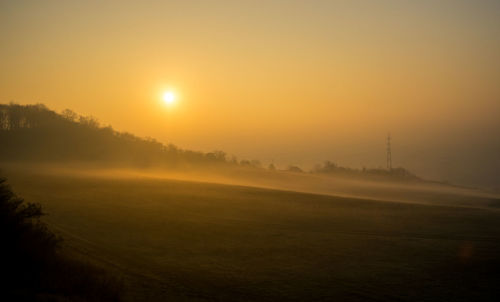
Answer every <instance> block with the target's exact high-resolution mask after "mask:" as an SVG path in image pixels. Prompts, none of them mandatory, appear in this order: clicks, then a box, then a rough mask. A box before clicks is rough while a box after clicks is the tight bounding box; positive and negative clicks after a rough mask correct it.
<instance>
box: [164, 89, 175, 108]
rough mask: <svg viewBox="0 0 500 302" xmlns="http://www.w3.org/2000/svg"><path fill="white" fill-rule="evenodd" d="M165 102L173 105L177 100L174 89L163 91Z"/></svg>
mask: <svg viewBox="0 0 500 302" xmlns="http://www.w3.org/2000/svg"><path fill="white" fill-rule="evenodd" d="M163 102H165V104H167V105H171V104H173V103H174V102H175V94H174V93H173V92H172V91H166V92H165V93H163Z"/></svg>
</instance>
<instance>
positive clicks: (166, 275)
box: [5, 171, 500, 301]
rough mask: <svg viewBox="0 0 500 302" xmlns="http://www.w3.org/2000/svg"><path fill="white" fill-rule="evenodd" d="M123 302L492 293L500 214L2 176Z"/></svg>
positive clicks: (153, 183) (174, 184)
mask: <svg viewBox="0 0 500 302" xmlns="http://www.w3.org/2000/svg"><path fill="white" fill-rule="evenodd" d="M5 176H7V177H8V178H9V181H10V183H11V184H12V187H13V189H14V190H15V191H16V192H17V193H18V194H19V195H20V196H22V197H24V198H25V199H26V200H28V201H37V202H40V203H41V204H42V205H43V206H44V209H45V211H46V212H47V213H49V215H48V216H46V217H45V221H46V222H47V223H48V224H49V225H50V227H51V228H52V229H53V230H54V231H56V232H58V233H60V234H61V235H62V236H63V237H64V238H65V245H66V247H67V248H68V249H70V250H71V251H73V252H74V253H77V254H79V255H82V256H83V257H87V258H88V259H90V260H91V261H95V262H98V263H100V264H101V265H104V266H106V267H107V268H109V269H110V270H111V271H113V272H114V273H115V274H116V275H119V276H121V277H122V278H123V279H124V281H125V284H126V288H127V289H126V293H125V298H126V300H129V301H216V300H217V301H332V300H338V301H360V300H366V301H395V300H396V301H398V300H399V301H423V300H425V301H439V300H447V301H494V298H495V297H498V294H500V290H499V289H498V286H497V285H498V284H499V282H500V274H499V272H500V259H499V257H498V255H499V254H500V211H499V210H498V209H497V208H496V207H494V205H497V204H498V203H497V202H498V201H495V200H493V201H492V205H493V206H492V207H490V208H487V207H486V208H471V207H464V206H461V207H454V206H450V205H446V206H445V205H424V204H411V203H398V202H387V201H376V200H364V199H356V198H344V197H335V196H325V195H317V194H308V193H297V192H291V191H280V190H271V189H260V188H255V187H245V186H235V185H222V184H211V183H202V182H189V181H180V180H166V179H151V178H139V177H131V178H112V177H109V178H98V179H97V178H93V177H85V176H74V177H70V176H68V175H65V176H58V175H48V174H25V173H15V172H13V171H10V172H9V173H6V175H5Z"/></svg>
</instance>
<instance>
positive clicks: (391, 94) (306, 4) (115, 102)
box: [0, 0, 500, 178]
mask: <svg viewBox="0 0 500 302" xmlns="http://www.w3.org/2000/svg"><path fill="white" fill-rule="evenodd" d="M436 2H439V3H436ZM0 41H1V45H2V47H1V48H0V66H1V68H0V102H10V101H14V102H18V103H22V104H25V103H37V102H41V103H44V104H46V105H47V106H49V107H50V108H52V109H55V110H57V111H60V110H63V109H65V108H70V109H72V110H74V111H76V112H78V113H81V114H91V115H93V116H95V117H97V118H98V119H99V120H100V121H101V122H103V123H105V124H111V125H113V126H114V128H115V129H117V130H122V131H129V132H132V133H135V134H138V135H140V136H150V137H155V138H157V139H159V140H160V141H163V142H172V143H174V144H176V145H179V146H180V147H183V148H189V149H195V150H203V151H211V150H214V149H222V150H225V151H227V152H228V153H230V154H235V155H237V156H238V157H246V158H256V159H260V160H262V161H263V162H265V163H267V162H270V161H272V160H274V161H275V162H276V163H278V164H280V165H283V166H284V165H286V164H289V163H292V164H299V165H303V166H304V167H308V166H311V165H312V164H313V163H316V162H321V161H323V160H326V159H330V160H333V161H336V162H339V163H340V164H346V165H352V166H358V167H359V166H362V165H365V166H375V167H376V166H382V165H384V163H385V157H384V156H385V153H384V152H385V149H384V148H385V146H384V143H385V142H384V139H385V136H386V134H387V132H388V131H391V132H392V134H393V136H394V138H395V141H394V144H395V145H394V148H395V150H394V152H393V153H394V155H393V157H394V160H395V164H396V165H404V166H407V167H409V168H410V169H412V170H414V171H417V172H419V173H423V174H424V175H429V176H431V177H437V178H450V176H451V178H453V175H454V174H456V173H459V172H460V171H461V170H460V169H458V168H457V169H455V168H454V167H455V166H459V164H457V162H459V163H463V162H464V161H467V162H469V163H470V160H471V158H472V159H474V158H477V157H478V155H479V154H481V156H480V157H481V158H482V159H481V160H483V159H484V162H483V161H479V162H478V163H470V166H472V167H478V165H485V166H484V169H486V170H488V166H491V162H492V161H493V163H494V165H498V166H494V165H493V166H494V167H500V159H499V156H498V153H497V151H500V148H499V146H500V143H499V139H498V137H499V135H498V134H499V133H498V129H500V127H499V126H500V123H499V122H498V121H497V120H498V116H500V84H499V83H500V4H499V2H498V1H493V0H481V1H462V0H454V1H395V0H394V1H168V2H167V1H1V2H0ZM166 89H173V90H174V91H175V92H176V93H177V103H176V105H175V106H172V107H166V106H164V104H163V103H162V100H161V94H162V93H163V91H164V90H166ZM471 145H475V146H476V148H478V149H477V150H476V149H472V150H469V149H470V148H472V147H470V146H471ZM467 148H469V149H467ZM467 150H468V151H467ZM452 153H453V156H456V158H454V157H453V156H451V155H452ZM457 154H458V155H457ZM485 157H486V158H488V160H486V159H485ZM450 167H452V168H450ZM481 167H482V166H481ZM450 169H451V170H450ZM454 169H455V170H454ZM462 169H470V168H465V167H462ZM478 169H479V168H478ZM484 169H483V170H484ZM483 170H481V171H483ZM488 171H489V170H488ZM488 171H487V173H486V172H484V171H483V172H484V173H486V174H485V175H487V174H488V173H490V172H488ZM483 172H481V173H483ZM467 173H469V174H470V173H471V172H470V171H469V172H467ZM467 173H464V175H466V174H467ZM478 173H479V172H478ZM484 173H483V174H484ZM455 176H456V175H455Z"/></svg>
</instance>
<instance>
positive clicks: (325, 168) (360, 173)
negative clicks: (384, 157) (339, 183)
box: [312, 161, 419, 180]
mask: <svg viewBox="0 0 500 302" xmlns="http://www.w3.org/2000/svg"><path fill="white" fill-rule="evenodd" d="M312 172H313V173H319V174H326V175H343V176H353V177H358V178H359V177H362V178H388V179H389V178H390V179H393V180H394V179H401V180H403V179H404V180H418V179H419V178H418V177H417V176H416V175H415V174H413V173H411V172H410V171H408V170H406V169H404V168H401V167H399V168H393V169H391V170H387V169H382V168H378V169H366V168H363V169H353V168H347V167H341V166H338V165H337V164H335V163H333V162H331V161H325V162H324V163H323V164H322V165H321V164H320V165H316V166H315V167H314V169H313V171H312Z"/></svg>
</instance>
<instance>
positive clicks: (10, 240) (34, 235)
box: [0, 178, 120, 301]
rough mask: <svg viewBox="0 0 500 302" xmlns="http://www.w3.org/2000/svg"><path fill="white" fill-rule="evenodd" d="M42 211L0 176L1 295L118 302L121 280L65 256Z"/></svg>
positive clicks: (25, 299)
mask: <svg viewBox="0 0 500 302" xmlns="http://www.w3.org/2000/svg"><path fill="white" fill-rule="evenodd" d="M42 215H43V212H42V208H41V206H40V205H39V204H34V203H27V202H24V200H23V199H21V198H19V197H17V196H16V195H15V194H14V193H13V192H12V190H11V189H10V187H9V186H8V185H7V183H6V180H5V179H4V178H0V238H1V240H2V245H1V249H0V259H1V265H2V270H1V272H0V274H1V275H2V282H1V286H2V287H3V289H2V291H1V292H0V299H1V298H2V297H3V298H8V300H9V301H10V300H13V301H19V300H22V301H65V300H74V299H76V300H81V301H118V300H119V293H120V283H119V282H118V281H116V280H115V279H113V278H111V277H109V276H108V274H107V273H106V272H105V271H104V270H102V269H98V268H96V267H94V266H92V265H89V264H86V263H82V262H80V261H76V260H73V259H71V258H69V257H67V256H65V255H64V254H63V253H62V251H61V249H60V245H61V239H60V238H59V237H57V236H56V235H54V234H53V233H52V232H50V231H49V230H48V229H47V227H46V225H45V224H44V223H42V222H41V221H40V217H41V216H42Z"/></svg>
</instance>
